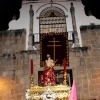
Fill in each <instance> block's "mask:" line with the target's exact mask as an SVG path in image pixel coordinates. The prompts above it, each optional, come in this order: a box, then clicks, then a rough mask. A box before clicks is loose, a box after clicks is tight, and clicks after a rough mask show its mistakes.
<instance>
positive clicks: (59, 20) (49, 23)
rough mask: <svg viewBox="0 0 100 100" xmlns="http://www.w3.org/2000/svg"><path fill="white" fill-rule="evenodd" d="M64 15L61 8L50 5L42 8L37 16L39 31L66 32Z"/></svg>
mask: <svg viewBox="0 0 100 100" xmlns="http://www.w3.org/2000/svg"><path fill="white" fill-rule="evenodd" d="M66 31H67V26H66V16H65V13H64V11H63V10H62V9H60V8H58V7H55V6H51V7H47V8H45V9H43V10H42V11H41V13H40V16H39V32H40V34H41V33H50V32H53V33H55V32H66Z"/></svg>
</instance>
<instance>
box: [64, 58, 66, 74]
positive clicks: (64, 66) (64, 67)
mask: <svg viewBox="0 0 100 100" xmlns="http://www.w3.org/2000/svg"><path fill="white" fill-rule="evenodd" d="M65 72H66V58H64V73H65Z"/></svg>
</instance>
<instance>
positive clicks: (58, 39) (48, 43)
mask: <svg viewBox="0 0 100 100" xmlns="http://www.w3.org/2000/svg"><path fill="white" fill-rule="evenodd" d="M47 54H50V55H51V58H52V59H53V60H54V62H55V66H63V59H64V58H66V60H67V66H68V65H69V51H68V33H67V32H62V33H42V34H40V66H41V67H44V66H45V60H46V58H47V57H46V56H47Z"/></svg>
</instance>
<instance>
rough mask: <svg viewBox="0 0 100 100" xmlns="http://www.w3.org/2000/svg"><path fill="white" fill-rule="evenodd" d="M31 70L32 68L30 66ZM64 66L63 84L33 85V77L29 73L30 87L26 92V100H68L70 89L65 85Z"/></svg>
mask: <svg viewBox="0 0 100 100" xmlns="http://www.w3.org/2000/svg"><path fill="white" fill-rule="evenodd" d="M31 68H32V69H33V66H32V65H31ZM66 77H67V73H66V64H64V73H63V84H61V85H55V86H39V85H34V75H33V72H31V76H30V86H29V88H28V89H27V90H26V94H25V96H26V100H68V97H69V94H70V87H69V86H68V84H67V82H66V81H67V80H66Z"/></svg>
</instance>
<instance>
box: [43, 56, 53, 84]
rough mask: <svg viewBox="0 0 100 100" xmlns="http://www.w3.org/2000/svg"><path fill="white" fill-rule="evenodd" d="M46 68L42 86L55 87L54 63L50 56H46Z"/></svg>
mask: <svg viewBox="0 0 100 100" xmlns="http://www.w3.org/2000/svg"><path fill="white" fill-rule="evenodd" d="M45 63H46V67H45V69H44V72H43V85H44V86H54V85H55V73H54V68H53V67H54V65H55V63H54V61H53V60H52V59H51V56H50V55H49V54H47V60H45Z"/></svg>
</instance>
